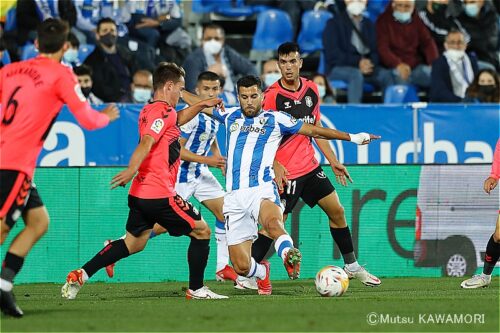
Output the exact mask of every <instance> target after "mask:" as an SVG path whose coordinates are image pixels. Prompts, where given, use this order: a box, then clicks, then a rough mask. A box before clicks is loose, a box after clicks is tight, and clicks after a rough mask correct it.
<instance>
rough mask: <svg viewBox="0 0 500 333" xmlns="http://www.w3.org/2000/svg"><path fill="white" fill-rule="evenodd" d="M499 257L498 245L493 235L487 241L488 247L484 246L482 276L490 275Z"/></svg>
mask: <svg viewBox="0 0 500 333" xmlns="http://www.w3.org/2000/svg"><path fill="white" fill-rule="evenodd" d="M499 257H500V243H495V240H494V239H493V235H491V237H490V240H489V241H488V245H486V253H485V255H484V267H483V274H486V275H491V273H492V272H493V269H494V268H495V265H496V263H497V261H498V258H499Z"/></svg>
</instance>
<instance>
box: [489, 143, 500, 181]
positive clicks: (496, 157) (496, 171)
mask: <svg viewBox="0 0 500 333" xmlns="http://www.w3.org/2000/svg"><path fill="white" fill-rule="evenodd" d="M490 177H493V178H495V179H499V178H500V139H498V141H497V145H496V147H495V153H494V154H493V164H492V165H491V174H490Z"/></svg>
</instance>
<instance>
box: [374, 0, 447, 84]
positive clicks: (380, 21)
mask: <svg viewBox="0 0 500 333" xmlns="http://www.w3.org/2000/svg"><path fill="white" fill-rule="evenodd" d="M376 26H377V45H378V51H379V55H380V62H381V63H382V64H383V65H384V66H385V67H387V68H389V69H392V70H393V75H394V78H395V81H396V83H398V84H405V83H411V84H415V85H418V86H420V87H425V88H427V87H429V84H430V78H431V67H430V65H431V64H432V63H433V62H434V60H436V59H437V57H438V56H439V54H438V50H437V47H436V43H435V42H434V39H432V36H431V34H430V32H429V30H427V27H426V26H425V25H424V24H423V23H422V20H421V19H420V17H418V15H417V14H416V13H415V1H414V0H392V1H391V3H390V5H388V6H387V8H386V10H385V11H384V13H382V14H381V15H380V16H379V17H378V18H377V24H376Z"/></svg>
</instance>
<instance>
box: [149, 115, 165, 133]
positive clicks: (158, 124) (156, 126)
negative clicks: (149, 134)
mask: <svg viewBox="0 0 500 333" xmlns="http://www.w3.org/2000/svg"><path fill="white" fill-rule="evenodd" d="M163 126H165V123H164V122H163V119H161V118H158V119H155V121H153V124H152V125H151V130H152V131H153V132H155V133H156V134H160V131H161V129H162V128H163Z"/></svg>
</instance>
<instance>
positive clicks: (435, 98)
mask: <svg viewBox="0 0 500 333" xmlns="http://www.w3.org/2000/svg"><path fill="white" fill-rule="evenodd" d="M444 48H445V52H444V53H443V54H442V55H441V56H440V57H439V58H437V60H436V61H434V62H433V63H432V73H431V86H430V90H429V101H430V102H435V103H457V102H461V101H462V100H463V99H464V97H465V91H466V90H467V88H468V87H469V85H470V84H471V83H472V81H473V80H474V77H475V75H476V74H477V72H478V66H477V60H476V57H475V56H472V55H471V56H469V55H468V54H467V53H465V50H466V49H467V43H466V42H465V36H464V34H463V33H462V32H461V31H458V30H451V31H450V32H449V33H448V35H447V36H446V40H445V42H444Z"/></svg>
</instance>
